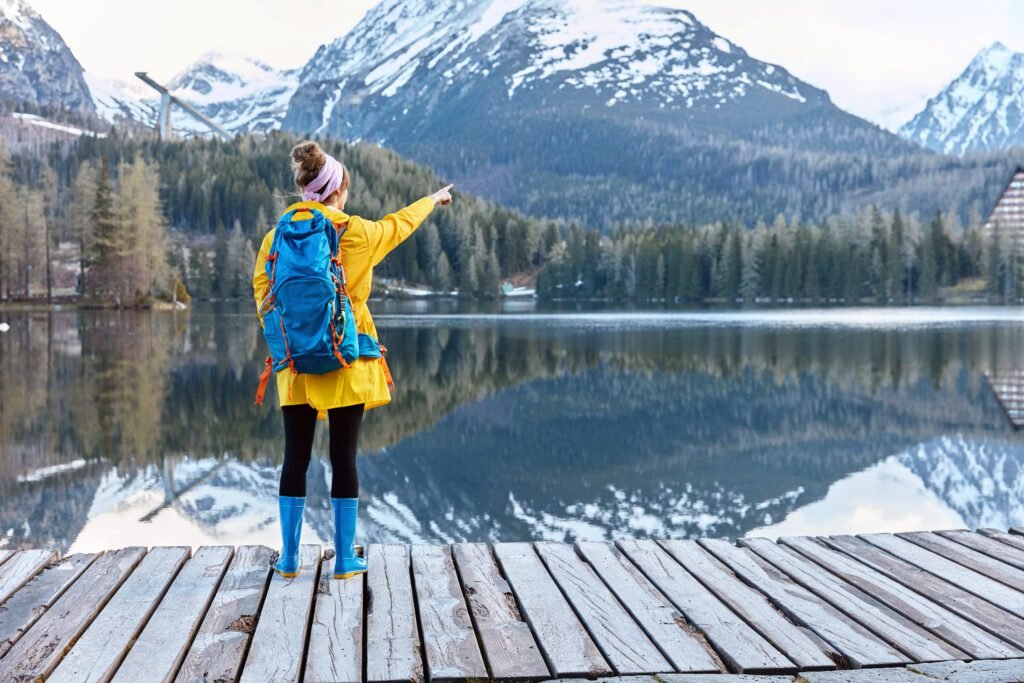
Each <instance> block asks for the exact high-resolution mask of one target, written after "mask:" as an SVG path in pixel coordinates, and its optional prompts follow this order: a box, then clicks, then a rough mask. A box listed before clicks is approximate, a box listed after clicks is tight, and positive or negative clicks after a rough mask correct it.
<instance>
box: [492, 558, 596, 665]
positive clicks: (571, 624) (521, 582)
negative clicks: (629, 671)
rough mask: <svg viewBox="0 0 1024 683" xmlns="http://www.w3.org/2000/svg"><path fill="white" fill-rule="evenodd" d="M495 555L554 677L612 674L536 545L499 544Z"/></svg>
mask: <svg viewBox="0 0 1024 683" xmlns="http://www.w3.org/2000/svg"><path fill="white" fill-rule="evenodd" d="M494 554H495V555H496V556H497V558H498V563H499V564H500V565H501V569H502V571H503V572H504V574H505V578H506V579H507V580H508V582H509V585H510V586H512V591H513V593H515V596H516V599H517V600H518V603H519V606H520V608H521V609H522V611H523V616H524V617H525V618H526V621H527V622H528V623H529V624H530V627H531V628H532V629H533V632H534V634H535V635H536V637H537V642H538V644H539V645H540V647H541V651H542V652H543V653H544V659H545V661H546V662H547V664H548V668H550V669H551V671H552V673H553V674H554V675H555V677H556V678H557V677H562V676H607V675H609V674H611V673H612V670H611V668H610V667H609V666H608V664H607V662H605V659H604V657H602V656H601V652H600V651H599V650H598V649H597V645H595V644H594V641H593V640H592V639H591V638H590V636H589V635H588V634H587V631H586V629H585V628H584V627H583V625H582V624H581V623H580V622H579V619H577V618H576V615H575V614H573V611H572V608H571V607H570V606H569V603H567V602H566V600H565V597H564V596H563V595H562V593H561V592H560V591H559V590H558V586H557V585H555V582H554V579H552V578H551V575H550V574H548V572H547V570H546V569H545V568H544V564H543V563H542V562H541V561H540V558H539V557H537V553H536V552H535V551H534V549H533V546H531V545H530V544H529V543H498V544H496V545H495V546H494Z"/></svg>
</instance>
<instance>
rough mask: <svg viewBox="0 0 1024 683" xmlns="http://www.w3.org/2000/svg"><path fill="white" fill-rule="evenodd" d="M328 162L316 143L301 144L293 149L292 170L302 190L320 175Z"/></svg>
mask: <svg viewBox="0 0 1024 683" xmlns="http://www.w3.org/2000/svg"><path fill="white" fill-rule="evenodd" d="M326 162H327V155H325V154H324V151H323V149H321V148H320V145H318V144H317V143H315V142H312V141H310V142H300V143H299V144H297V145H295V146H294V147H293V148H292V170H293V172H294V174H295V184H296V185H298V187H299V189H300V190H301V189H302V188H303V187H304V186H305V185H306V184H308V183H310V182H312V181H313V179H314V178H316V177H317V175H319V173H320V170H321V169H322V168H323V167H324V164H325V163H326Z"/></svg>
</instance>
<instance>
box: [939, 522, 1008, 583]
mask: <svg viewBox="0 0 1024 683" xmlns="http://www.w3.org/2000/svg"><path fill="white" fill-rule="evenodd" d="M937 534H938V535H939V536H941V537H943V538H946V539H948V540H950V541H955V542H956V543H959V544H960V545H963V546H966V547H968V548H970V549H971V550H974V551H975V552H979V553H982V554H983V555H987V556H988V557H991V558H993V559H995V560H998V561H1000V562H1005V563H1006V564H1008V565H1010V566H1011V567H1014V568H1015V569H1017V570H1018V571H1020V570H1024V549H1021V548H1014V547H1012V545H1010V544H1007V543H1000V542H999V541H998V540H996V539H994V538H989V537H988V536H986V535H984V534H980V533H974V532H972V531H939V532H937ZM1010 538H1015V537H1014V536H1010ZM1021 576H1022V577H1024V574H1022V575H1021Z"/></svg>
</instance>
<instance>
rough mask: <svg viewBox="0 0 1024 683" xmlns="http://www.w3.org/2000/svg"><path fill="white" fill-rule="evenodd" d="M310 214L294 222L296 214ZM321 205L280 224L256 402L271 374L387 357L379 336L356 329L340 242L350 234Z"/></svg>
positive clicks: (271, 260) (271, 258)
mask: <svg viewBox="0 0 1024 683" xmlns="http://www.w3.org/2000/svg"><path fill="white" fill-rule="evenodd" d="M299 212H305V213H309V214H311V217H310V218H306V219H305V220H301V221H299V220H295V214H297V213H299ZM345 229H347V226H346V227H345V228H342V230H341V231H340V232H339V231H338V230H337V229H336V228H335V226H334V223H332V222H331V221H329V220H328V219H327V217H326V216H324V215H323V214H322V213H321V212H320V211H317V210H316V209H295V210H293V211H289V212H288V213H286V214H285V215H284V216H282V217H281V220H280V221H279V222H278V224H277V229H276V230H275V232H274V240H273V242H272V243H271V246H270V254H269V255H268V256H267V263H266V270H267V277H268V278H269V279H270V291H269V292H268V293H267V296H266V298H265V299H264V300H263V302H262V303H261V304H260V309H259V312H260V316H261V317H262V318H263V336H264V337H265V338H266V340H267V346H269V347H270V356H269V357H268V358H267V361H266V367H265V368H264V370H263V374H262V375H261V376H260V386H259V390H258V391H257V392H256V405H262V404H263V395H264V393H265V391H266V385H267V381H268V380H269V379H270V374H271V373H272V372H277V371H280V370H284V369H285V368H290V369H291V371H292V373H294V374H299V373H307V374H311V375H324V374H327V373H329V372H332V371H334V370H337V369H339V368H348V367H350V365H351V364H352V363H353V362H354V361H355V360H356V359H357V358H360V357H370V358H382V355H383V354H382V349H381V346H380V344H379V343H378V342H377V340H376V339H374V338H373V337H371V336H369V335H361V334H359V333H358V331H357V330H356V321H355V317H354V316H353V315H352V304H351V303H350V302H349V298H348V292H347V290H346V288H345V268H344V267H343V266H342V265H341V254H340V251H339V248H338V243H339V242H340V240H341V236H342V235H343V234H344V233H345Z"/></svg>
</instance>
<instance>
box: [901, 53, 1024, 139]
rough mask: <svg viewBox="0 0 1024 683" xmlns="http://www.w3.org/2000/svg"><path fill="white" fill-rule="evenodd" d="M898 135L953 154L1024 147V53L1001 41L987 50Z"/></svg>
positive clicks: (932, 99)
mask: <svg viewBox="0 0 1024 683" xmlns="http://www.w3.org/2000/svg"><path fill="white" fill-rule="evenodd" d="M899 132H900V134H901V135H903V136H904V137H906V138H908V139H910V140H913V141H914V142H917V143H919V144H921V145H923V146H925V147H928V148H930V149H934V150H936V151H939V152H945V153H952V154H964V153H967V152H972V151H983V150H992V149H1004V148H1007V147H1013V146H1019V145H1022V144H1024V54H1021V53H1019V52H1014V51H1013V50H1011V49H1009V48H1008V47H1006V46H1005V45H1004V44H1003V43H1001V42H999V41H996V42H994V43H993V44H992V45H990V46H988V47H986V48H984V49H982V50H981V51H979V52H978V54H977V55H975V57H974V58H973V59H972V60H971V62H970V63H969V64H968V65H967V68H966V69H964V71H963V72H962V73H961V74H960V75H959V76H957V78H955V79H954V80H953V81H952V82H951V83H950V84H949V85H948V86H946V87H945V88H943V90H942V91H941V92H939V93H938V94H937V95H936V96H935V97H933V98H931V99H930V100H928V103H927V104H926V105H925V108H924V109H923V110H922V111H921V112H920V113H918V114H917V115H916V116H914V118H913V119H911V120H910V121H909V122H908V123H906V124H905V125H903V126H902V127H901V128H900V131H899Z"/></svg>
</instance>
